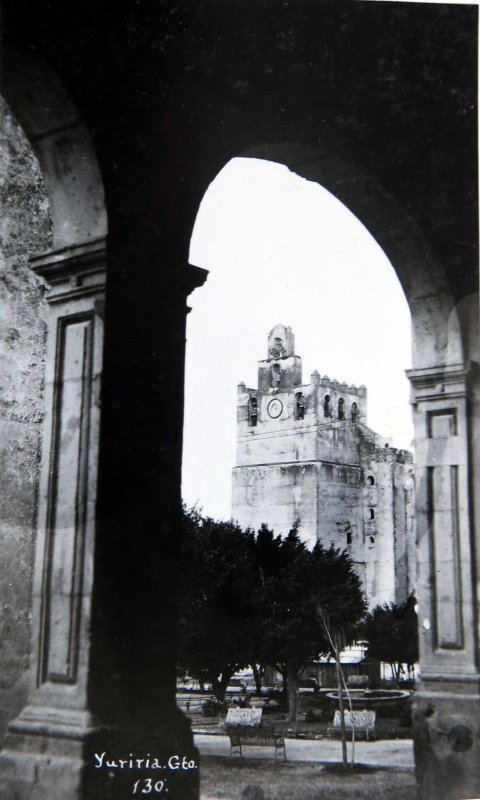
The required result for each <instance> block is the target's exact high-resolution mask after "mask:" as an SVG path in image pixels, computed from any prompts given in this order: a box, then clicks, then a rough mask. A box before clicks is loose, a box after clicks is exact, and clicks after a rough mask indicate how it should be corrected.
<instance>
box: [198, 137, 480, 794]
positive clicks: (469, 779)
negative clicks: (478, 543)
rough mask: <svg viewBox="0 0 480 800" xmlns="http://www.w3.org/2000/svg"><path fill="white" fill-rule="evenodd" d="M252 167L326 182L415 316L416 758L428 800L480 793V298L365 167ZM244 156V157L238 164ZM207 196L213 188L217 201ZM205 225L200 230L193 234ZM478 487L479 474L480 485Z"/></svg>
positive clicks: (315, 159)
mask: <svg viewBox="0 0 480 800" xmlns="http://www.w3.org/2000/svg"><path fill="white" fill-rule="evenodd" d="M239 155H241V156H242V157H252V158H261V159H266V160H270V161H275V162H278V163H282V164H284V165H285V166H287V167H288V168H289V169H290V170H292V171H293V172H295V173H297V174H298V175H300V176H301V177H304V178H306V179H308V180H311V181H316V182H318V183H320V184H321V185H322V186H323V187H324V188H326V189H327V190H328V191H330V192H331V193H332V194H334V195H335V196H336V197H337V198H338V199H339V200H340V201H341V202H342V203H343V204H344V205H345V206H347V207H348V208H349V210H350V211H352V212H353V213H354V214H355V215H356V216H357V217H358V218H359V219H360V221H361V222H363V224H364V225H365V227H366V228H367V229H368V230H369V232H370V233H371V234H372V235H373V236H374V238H375V239H376V240H377V242H378V243H379V244H380V246H381V247H382V249H383V250H384V252H385V253H386V255H387V257H388V258H389V260H390V262H391V263H392V265H393V267H394V269H395V271H396V273H397V276H398V278H399V280H400V283H401V285H402V287H403V289H404V292H405V295H406V297H407V301H408V303H409V306H410V310H411V315H412V333H413V369H411V370H409V371H408V377H409V379H410V382H411V386H412V406H413V416H414V423H415V443H416V485H417V492H416V498H417V499H416V524H417V556H418V564H419V570H418V586H417V595H418V599H419V620H420V624H421V629H420V640H421V675H422V679H421V683H420V687H419V690H418V691H417V693H416V699H415V753H416V762H417V775H418V781H419V785H420V788H421V792H422V797H425V798H427V797H428V798H429V797H431V793H432V787H434V791H435V792H436V794H437V795H438V796H440V794H441V793H442V792H444V791H445V787H448V789H447V791H448V792H453V794H452V797H454V796H456V794H455V793H456V792H458V791H460V792H464V791H465V786H467V787H469V790H470V791H472V792H473V791H475V789H474V786H475V782H476V780H477V774H478V773H477V768H476V763H477V761H478V755H479V742H478V737H476V733H475V732H476V723H475V719H476V717H477V715H478V711H479V708H478V681H479V675H478V668H477V655H476V654H477V647H478V640H477V634H476V608H477V597H476V591H475V588H474V581H475V574H476V548H475V541H474V530H475V528H474V514H475V503H474V496H473V495H472V492H471V482H470V481H471V476H472V475H473V474H474V473H475V459H476V454H475V444H474V442H475V441H476V433H477V431H478V425H479V417H478V393H479V382H478V313H477V305H476V301H477V296H476V295H466V296H462V292H461V291H458V288H457V287H455V286H454V285H453V286H452V284H451V282H450V281H449V278H448V276H447V273H446V271H445V269H444V266H443V264H442V263H441V261H440V260H439V259H436V258H435V256H434V254H433V253H432V251H431V248H430V247H429V244H428V241H427V240H426V238H425V237H424V236H423V234H422V231H421V230H420V229H419V227H418V224H415V222H414V221H413V220H412V219H409V217H408V214H407V213H406V212H405V211H404V209H402V207H401V205H400V204H399V203H398V202H397V201H396V199H395V198H394V197H393V196H392V195H391V194H389V193H387V192H385V191H384V190H383V189H382V187H381V186H380V185H379V184H378V181H375V180H374V179H373V178H372V177H371V176H369V175H368V174H365V173H364V172H363V171H362V170H361V169H360V168H359V167H358V165H354V164H349V163H348V162H346V161H345V160H344V159H343V158H341V157H339V156H337V155H336V154H334V153H332V152H331V151H329V150H328V149H327V147H325V148H321V147H320V148H317V147H306V146H302V145H295V144H281V145H272V144H271V145H265V146H256V147H255V148H252V149H249V150H247V151H245V152H242V153H241V154H239ZM232 157H233V156H232ZM206 189H207V186H205V191H206ZM192 227H193V226H192ZM477 477H478V476H477Z"/></svg>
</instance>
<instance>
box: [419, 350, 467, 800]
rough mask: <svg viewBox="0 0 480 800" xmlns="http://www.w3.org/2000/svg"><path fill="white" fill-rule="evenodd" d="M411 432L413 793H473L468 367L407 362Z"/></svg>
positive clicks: (446, 798)
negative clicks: (416, 675) (416, 672)
mask: <svg viewBox="0 0 480 800" xmlns="http://www.w3.org/2000/svg"><path fill="white" fill-rule="evenodd" d="M407 374H408V376H409V378H410V381H411V384H412V393H413V407H414V420H415V441H416V487H417V488H416V524H417V555H418V600H419V631H420V671H421V678H420V685H419V687H418V690H417V692H416V693H415V703H414V739H415V761H416V769H417V779H418V783H419V789H420V798H421V800H433V798H435V799H436V800H438V799H440V800H460V798H471V797H479V796H480V740H479V725H478V722H479V719H480V702H479V671H478V634H477V627H476V622H477V605H476V602H477V598H476V595H475V567H476V565H475V547H474V538H473V524H472V516H471V501H472V497H471V494H470V492H471V486H470V478H471V471H470V470H471V464H470V452H469V441H470V436H471V431H470V423H471V420H469V400H468V393H469V374H468V369H467V368H466V366H465V365H463V364H454V365H451V366H444V367H438V368H426V369H416V370H410V371H409V372H408V373H407Z"/></svg>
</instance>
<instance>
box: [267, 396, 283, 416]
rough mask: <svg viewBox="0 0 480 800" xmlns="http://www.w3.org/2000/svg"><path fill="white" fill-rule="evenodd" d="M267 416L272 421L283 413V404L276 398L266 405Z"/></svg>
mask: <svg viewBox="0 0 480 800" xmlns="http://www.w3.org/2000/svg"><path fill="white" fill-rule="evenodd" d="M267 411H268V415H269V417H271V418H272V419H277V417H279V416H280V414H281V413H282V411H283V403H282V401H281V400H279V399H278V397H275V398H274V399H273V400H270V402H269V404H268V408H267Z"/></svg>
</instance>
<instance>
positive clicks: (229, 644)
mask: <svg viewBox="0 0 480 800" xmlns="http://www.w3.org/2000/svg"><path fill="white" fill-rule="evenodd" d="M183 553H184V555H183V588H182V602H181V614H180V665H181V667H183V669H185V670H186V671H188V672H189V673H190V674H191V675H193V676H195V677H197V678H199V679H202V680H208V681H210V682H211V683H212V686H213V690H214V693H215V695H216V697H217V698H218V699H223V697H224V693H225V689H226V687H227V685H228V682H229V680H230V678H231V677H232V675H233V674H234V673H235V672H236V671H237V670H238V669H240V668H242V667H245V666H247V665H248V664H250V665H252V666H254V665H258V664H260V665H266V664H268V665H271V666H274V667H276V668H277V669H279V670H280V671H281V672H282V674H283V675H284V678H285V679H286V682H287V684H288V687H289V700H290V711H291V716H294V714H295V704H296V691H297V686H298V678H299V675H300V673H301V671H302V669H304V668H305V666H306V664H307V663H308V662H309V661H310V660H312V659H315V658H318V657H319V656H320V655H321V654H332V648H331V643H330V642H329V641H328V639H327V636H326V633H325V627H324V626H323V625H322V624H321V622H320V619H319V609H321V611H322V613H324V614H326V615H327V616H328V619H329V624H330V626H331V627H332V628H334V629H335V630H338V631H341V633H342V638H343V640H344V641H345V643H346V644H348V643H349V642H351V641H352V640H353V639H354V637H355V633H356V627H357V625H358V623H359V621H360V620H361V619H362V618H363V617H364V615H365V613H366V603H365V599H364V597H363V594H362V591H361V584H360V579H359V577H358V575H357V574H356V572H355V570H354V568H353V564H352V561H351V559H350V557H349V555H348V554H347V553H346V552H340V551H338V550H336V549H335V548H334V547H333V546H332V547H329V548H325V547H323V545H322V544H321V543H317V544H316V545H315V547H314V548H313V550H309V549H308V548H307V546H306V545H305V544H304V543H303V542H302V541H301V538H300V536H299V533H298V526H294V528H293V529H292V530H291V531H290V533H289V534H288V536H286V537H284V538H282V537H281V536H277V535H275V533H274V532H273V531H272V530H270V529H269V528H267V527H266V526H262V528H261V529H260V531H259V532H258V534H257V535H255V534H254V533H253V532H252V531H249V530H247V531H244V530H242V529H241V528H240V527H239V526H238V525H236V524H234V523H231V522H220V521H215V520H213V519H211V518H209V517H202V516H201V515H200V514H199V513H198V512H196V511H194V510H193V511H189V512H186V513H185V517H184V550H183ZM292 706H293V708H292Z"/></svg>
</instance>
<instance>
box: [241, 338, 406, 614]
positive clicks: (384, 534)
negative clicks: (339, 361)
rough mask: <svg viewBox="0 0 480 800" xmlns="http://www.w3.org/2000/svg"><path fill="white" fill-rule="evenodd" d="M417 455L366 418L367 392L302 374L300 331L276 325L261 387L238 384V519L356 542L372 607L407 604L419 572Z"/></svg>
mask: <svg viewBox="0 0 480 800" xmlns="http://www.w3.org/2000/svg"><path fill="white" fill-rule="evenodd" d="M412 462H413V459H412V454H411V453H410V452H407V451H405V450H399V449H397V448H395V447H392V446H390V444H389V442H388V441H387V440H386V439H385V438H384V437H382V436H380V435H379V434H377V433H375V432H374V431H373V430H371V428H369V427H368V425H367V390H366V388H365V387H364V386H358V387H357V386H353V385H350V386H348V385H347V384H346V383H339V382H338V381H336V380H330V378H329V377H328V376H326V375H324V376H323V377H321V376H320V374H319V373H318V372H317V371H316V370H315V371H314V372H313V373H312V375H311V376H310V382H309V383H303V381H302V360H301V357H300V356H298V355H296V354H295V339H294V334H293V332H292V329H291V328H290V327H285V326H284V325H276V326H275V327H274V328H273V330H272V331H271V332H270V334H269V337H268V354H267V358H266V359H264V360H261V361H259V362H258V388H256V389H254V388H248V387H247V386H245V384H244V383H240V384H239V385H238V401H237V459H236V466H235V468H234V469H233V491H232V517H233V519H234V520H236V521H238V522H239V524H240V525H242V526H244V527H251V528H254V529H258V528H259V527H260V526H261V524H262V523H266V524H267V525H268V526H269V527H271V528H273V529H274V531H275V532H276V533H280V534H282V535H285V534H287V533H288V531H289V530H290V528H291V527H292V526H293V524H294V523H295V522H296V521H297V520H299V521H300V531H299V532H300V535H301V537H302V539H303V540H304V541H306V542H307V543H308V545H309V546H312V547H313V545H314V544H315V542H316V541H317V540H320V541H321V542H322V543H323V544H324V545H325V546H327V547H328V546H330V544H334V545H335V547H338V548H340V549H342V550H343V549H347V551H348V552H349V553H350V555H351V558H352V561H353V562H354V564H355V568H356V570H357V572H358V574H359V576H360V577H361V580H362V583H363V587H364V590H365V592H366V595H367V598H368V603H369V606H370V607H374V606H375V605H377V604H379V603H385V602H390V601H394V602H402V601H403V600H405V599H406V597H407V596H408V594H409V592H410V591H411V590H412V589H413V586H414V580H415V541H414V533H413V499H414V479H413V463H412Z"/></svg>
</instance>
